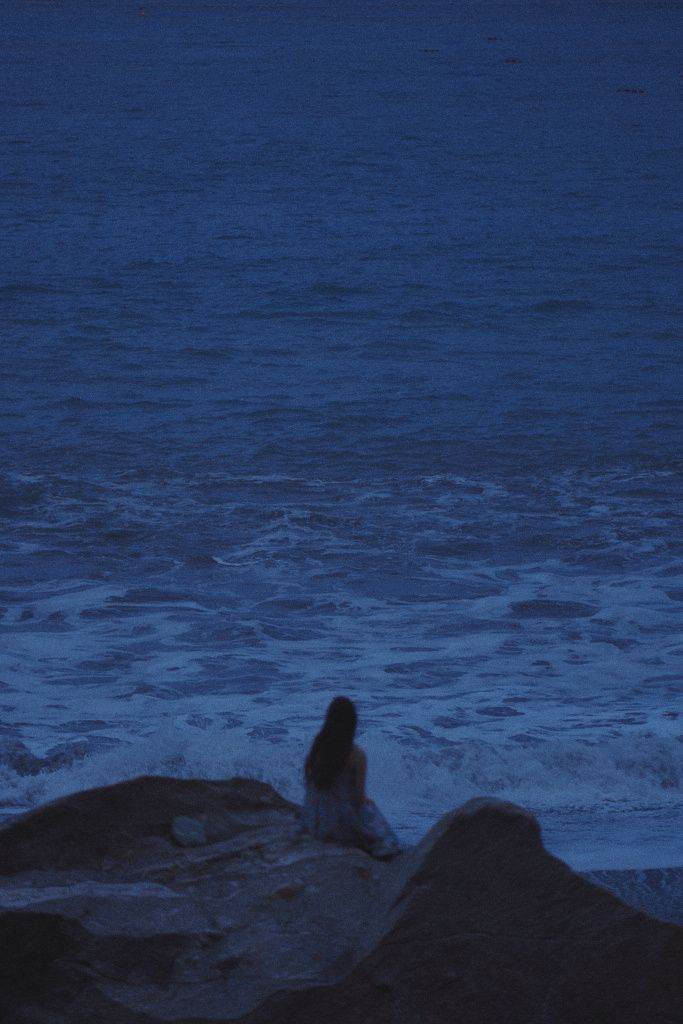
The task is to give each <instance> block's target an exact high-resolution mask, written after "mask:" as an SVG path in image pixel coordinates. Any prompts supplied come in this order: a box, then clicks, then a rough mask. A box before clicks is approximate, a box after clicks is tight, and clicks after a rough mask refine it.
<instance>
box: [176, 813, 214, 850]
mask: <svg viewBox="0 0 683 1024" xmlns="http://www.w3.org/2000/svg"><path fill="white" fill-rule="evenodd" d="M171 835H172V836H173V839H174V841H175V842H176V843H177V844H178V846H203V845H204V844H205V843H206V842H208V836H207V834H206V828H205V827H204V825H203V823H202V822H201V821H197V819H196V818H188V817H187V816H186V815H183V814H179V815H178V816H177V817H176V818H174V819H173V821H172V822H171Z"/></svg>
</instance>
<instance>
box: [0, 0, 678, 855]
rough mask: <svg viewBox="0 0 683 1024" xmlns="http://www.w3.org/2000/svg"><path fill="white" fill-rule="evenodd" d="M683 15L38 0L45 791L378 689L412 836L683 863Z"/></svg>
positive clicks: (25, 748)
mask: <svg viewBox="0 0 683 1024" xmlns="http://www.w3.org/2000/svg"><path fill="white" fill-rule="evenodd" d="M682 16H683V7H682V5H681V4H680V3H679V2H674V3H663V4H657V5H655V4H651V3H607V4H605V3H579V4H568V3H550V4H548V3H544V4H524V5H520V4H500V3H493V2H491V3H481V4H470V3H467V4H466V3H460V2H451V3H445V2H439V3H429V2H428V3H421V4H419V5H418V4H406V3H372V4H364V5H361V4H356V3H343V4H339V3H331V2H323V3H292V2H287V0H285V2H280V3H270V4H251V3H221V2H218V3H213V4H204V3H200V2H198V0H197V2H190V3H185V4H174V3H171V2H164V3H150V4H146V5H144V7H143V6H141V5H140V4H138V3H135V4H128V3H114V4H108V5H100V4H91V3H85V2H65V3H50V4H47V3H45V4H44V3H36V2H20V0H8V2H6V4H5V6H4V8H3V13H2V21H3V32H2V37H3V40H4V41H3V43H2V48H3V61H2V65H3V70H2V89H1V94H2V97H3V99H2V106H3V125H4V128H3V132H2V135H1V137H0V202H1V203H2V223H3V225H4V228H3V239H2V242H1V243H0V244H1V245H2V249H3V260H2V271H1V278H0V310H1V316H2V323H3V340H4V344H3V348H2V382H3V397H2V404H1V406H0V417H1V420H0V422H1V424H2V431H3V460H2V463H3V468H2V475H1V477H0V483H1V491H0V512H1V514H2V516H3V531H2V583H1V591H0V605H1V606H2V608H3V609H4V612H3V616H4V617H3V619H2V620H1V622H2V626H3V632H4V634H5V639H4V641H3V648H2V653H0V679H1V680H2V682H3V684H4V687H5V689H4V690H3V692H2V693H1V694H0V696H1V697H2V698H3V700H4V701H5V703H4V704H3V705H2V711H1V714H2V722H0V732H1V733H2V735H3V736H4V737H5V740H3V741H2V742H4V743H5V747H4V748H0V773H2V775H1V778H2V781H3V788H4V791H5V803H6V806H7V807H8V809H10V810H11V809H12V808H13V807H17V808H18V807H22V806H26V805H28V804H31V803H34V802H36V801H37V800H40V799H44V798H45V797H46V796H49V795H52V794H53V793H56V792H61V791H62V790H64V789H68V788H74V787H75V786H77V785H84V784H96V783H98V782H101V781H108V780H110V779H111V778H112V777H121V776H122V775H125V774H132V773H135V772H137V771H142V770H145V771H148V770H154V771H170V772H175V773H181V774H182V773H189V772H197V771H199V772H203V773H209V774H211V773H214V774H221V775H224V774H229V773H230V772H231V771H235V770H244V771H249V772H251V773H257V774H260V775H262V776H263V777H265V778H269V779H270V780H272V781H274V782H276V783H277V784H278V785H279V786H281V788H283V789H285V790H287V791H288V792H290V793H293V794H296V793H297V792H298V787H299V778H298V772H299V767H298V766H299V763H300V759H301V755H302V752H303V750H304V749H305V746H306V744H307V743H308V742H309V741H310V737H311V735H312V732H314V731H315V728H316V725H317V722H318V721H319V718H320V716H321V714H322V712H323V710H324V707H325V705H326V702H327V700H328V698H329V697H330V696H331V695H334V693H336V692H348V693H350V694H352V695H353V696H354V697H355V698H356V699H357V700H358V702H359V706H360V710H361V715H362V719H363V722H364V724H365V730H366V732H365V742H366V745H367V746H368V750H369V753H370V756H371V781H372V778H373V776H374V785H375V789H376V791H378V792H379V794H380V795H381V797H382V799H383V802H384V804H385V805H386V806H387V807H388V809H389V811H390V812H391V814H392V815H393V817H394V818H395V819H397V820H398V824H399V826H400V827H401V826H402V827H403V828H404V829H405V833H406V835H410V836H413V835H417V834H419V832H420V831H421V830H423V829H424V828H425V827H426V826H427V825H428V824H429V823H430V822H431V821H432V820H434V818H435V817H436V816H438V814H440V813H442V811H443V810H445V809H447V808H448V807H450V806H452V805H453V804H454V803H456V802H458V801H459V800H460V799H462V798H464V797H466V796H469V795H471V794H474V793H480V792H495V793H497V794H498V795H504V796H509V797H511V798H513V799H517V800H520V801H521V802H524V803H526V804H528V805H529V806H531V807H532V808H533V809H534V810H537V811H538V812H539V813H544V814H546V815H547V820H548V828H549V829H551V831H552V830H554V831H553V835H557V836H558V837H559V838H558V839H557V844H558V848H559V849H560V850H561V851H565V850H566V851H569V854H571V855H572V856H573V857H574V858H575V860H576V861H577V862H578V861H583V862H584V863H586V864H587V865H588V866H609V864H611V863H613V862H615V863H616V862H617V861H618V862H619V863H621V862H627V861H628V862H629V863H631V861H632V862H633V863H634V864H635V863H638V864H640V863H646V864H648V863H651V864H659V863H662V862H664V861H666V862H667V863H674V862H676V858H677V857H678V852H677V851H678V848H677V847H676V846H675V841H674V840H673V839H672V827H673V826H672V824H671V823H672V822H673V821H677V820H678V818H677V816H679V815H680V813H681V806H682V800H683V746H682V745H681V740H683V733H682V732H681V720H682V719H681V716H682V715H683V701H682V700H681V690H682V684H683V676H682V673H681V653H683V636H682V635H681V625H680V623H681V601H682V600H683V557H682V556H683V545H682V543H681V512H680V509H681V496H682V487H681V452H682V451H683V446H682V441H683V417H682V416H681V382H682V373H681V365H682V356H681V288H680V281H681V266H682V263H683V243H682V242H681V237H682V233H681V227H682V223H681V221H682V218H681V212H682V210H683V203H682V193H681V184H680V183H681V173H680V171H681V157H682V155H683V135H682V133H681V121H682V118H681V92H682V90H683V78H682V77H681V73H682V71H683V68H682V67H681V62H680V53H681V43H682V41H683V40H682V35H683V33H682V32H681V25H682ZM3 749H4V755H3V753H2V750H3ZM32 759H33V760H32ZM611 816H612V817H611ZM606 821H609V822H612V821H616V822H617V823H618V824H617V825H614V826H613V825H609V826H608V825H605V822H606ZM653 822H656V824H653ZM587 823H588V824H587ZM613 827H614V828H617V830H618V837H619V838H618V841H617V840H614V841H613V839H612V833H611V832H610V829H611V828H613ZM563 837H564V838H563ZM567 837H571V838H567ZM563 842H564V846H563V845H562V844H563ZM615 845H618V846H619V847H620V849H621V850H622V855H621V856H620V857H617V856H616V854H614V851H613V847H614V846H615ZM624 850H626V851H627V852H626V853H623V851H624ZM628 850H631V851H632V852H631V854H630V855H629V854H628ZM680 854H681V856H683V851H680ZM596 858H597V859H596Z"/></svg>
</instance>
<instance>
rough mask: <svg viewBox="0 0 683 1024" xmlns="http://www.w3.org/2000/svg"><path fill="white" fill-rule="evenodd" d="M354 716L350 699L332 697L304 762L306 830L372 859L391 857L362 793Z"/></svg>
mask: <svg viewBox="0 0 683 1024" xmlns="http://www.w3.org/2000/svg"><path fill="white" fill-rule="evenodd" d="M357 721H358V716H357V714H356V708H355V706H354V704H353V702H352V701H350V700H349V699H348V697H335V699H334V700H333V701H332V703H331V704H330V706H329V708H328V709H327V716H326V718H325V723H324V725H323V727H322V729H321V730H320V732H319V733H318V735H317V736H316V738H315V739H314V740H313V744H312V746H311V749H310V750H309V752H308V757H307V758H306V763H305V766H304V776H305V782H306V798H305V800H304V806H303V812H302V824H303V828H304V830H305V831H306V832H310V833H311V835H314V836H316V837H317V838H318V839H327V840H332V841H336V842H339V843H347V844H349V845H351V846H359V847H360V848H361V849H362V850H365V851H366V852H367V853H370V854H371V855H372V856H373V857H378V858H390V857H393V856H395V854H397V853H398V852H399V850H400V846H399V843H398V840H397V838H396V836H395V835H394V833H393V832H392V830H391V828H390V826H389V824H388V822H387V821H386V820H385V819H384V817H383V816H382V815H381V814H380V812H379V811H378V810H377V808H376V807H375V805H374V803H373V802H372V800H369V799H368V798H367V796H366V795H365V776H366V774H367V764H368V762H367V757H366V756H365V751H364V750H362V749H361V748H360V747H358V746H356V744H355V743H354V742H353V740H354V736H355V734H356V723H357Z"/></svg>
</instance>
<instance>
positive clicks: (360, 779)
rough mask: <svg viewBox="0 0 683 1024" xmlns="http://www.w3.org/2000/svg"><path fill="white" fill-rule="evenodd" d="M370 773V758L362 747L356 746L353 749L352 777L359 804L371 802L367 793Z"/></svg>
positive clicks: (360, 805)
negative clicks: (366, 782)
mask: <svg viewBox="0 0 683 1024" xmlns="http://www.w3.org/2000/svg"><path fill="white" fill-rule="evenodd" d="M367 774H368V759H367V757H366V754H365V751H364V750H363V749H362V747H354V748H353V750H352V751H351V777H352V779H353V786H354V789H355V795H356V799H357V801H358V806H359V807H362V806H363V804H365V803H369V801H368V798H367V797H366V795H365V779H366V777H367Z"/></svg>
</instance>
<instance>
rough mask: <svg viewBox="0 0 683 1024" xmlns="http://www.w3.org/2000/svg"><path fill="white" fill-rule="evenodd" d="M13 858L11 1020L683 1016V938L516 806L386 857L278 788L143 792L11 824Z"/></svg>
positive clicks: (95, 797) (465, 1021)
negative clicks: (309, 814)
mask: <svg viewBox="0 0 683 1024" xmlns="http://www.w3.org/2000/svg"><path fill="white" fill-rule="evenodd" d="M180 819H185V822H184V824H182V826H181V829H184V828H186V829H187V830H188V832H187V833H186V834H188V835H192V834H195V833H193V829H195V830H196V828H197V826H199V830H202V829H203V835H204V837H205V840H204V842H203V843H202V845H201V846H193V845H186V846H183V847H182V848H180V849H179V848H178V846H177V845H175V844H176V843H177V842H178V836H177V835H176V832H177V830H178V821H179V820H180ZM188 821H189V822H190V824H188ZM196 834H198V833H196ZM0 861H1V863H2V871H3V872H4V876H5V877H4V878H2V879H1V880H0V882H1V884H0V946H1V947H2V949H3V951H4V952H3V957H2V960H1V963H0V1019H2V1021H3V1024H72V1022H73V1024H86V1022H87V1024H93V1022H96V1024H153V1022H157V1021H175V1022H178V1024H180V1022H184V1024H208V1022H209V1021H212V1022H214V1024H215V1022H220V1021H225V1022H227V1021H240V1022H244V1024H247V1022H248V1024H295V1022H296V1024H314V1022H315V1024H319V1022H320V1021H325V1022H329V1024H341V1022H344V1024H390V1022H391V1024H456V1022H457V1024H489V1022H490V1024H499V1022H503V1021H505V1022H506V1024H611V1021H618V1022H619V1024H636V1022H637V1024H642V1022H644V1021H655V1020H656V1021H659V1022H660V1024H674V1022H676V1024H678V1022H679V1021H680V1020H683V977H682V972H681V970H680V965H681V963H683V929H681V928H679V927H677V926H676V925H673V924H665V923H663V922H661V921H658V920H656V919H654V918H652V917H649V916H647V915H646V914H644V913H641V912H638V911H636V910H634V909H633V908H632V907H630V906H628V905H627V904H626V903H624V902H623V901H622V900H620V899H619V898H618V897H616V896H614V895H612V894H610V893H608V892H606V891H604V890H603V889H602V888H599V887H598V886H596V885H595V884H593V883H592V882H591V881H589V880H587V879H585V878H582V877H580V876H578V875H576V874H575V873H574V872H572V871H571V870H570V869H569V868H568V867H567V866H566V865H565V864H563V863H562V862H561V861H559V860H557V859H556V858H554V857H552V856H550V855H549V854H548V853H547V852H546V851H545V850H544V848H543V845H542V842H541V835H540V830H539V827H538V824H537V823H536V821H535V820H534V819H533V818H531V817H530V816H528V815H527V814H525V813H524V812H523V811H521V810H520V809H519V808H516V807H514V806H512V805H509V804H503V803H500V802H498V801H492V800H478V801H471V802H470V803H469V804H466V805H465V806H464V807H462V808H460V809H459V810H456V811H454V812H452V813H451V814H449V815H446V817H445V818H443V819H442V821H441V822H439V823H438V824H437V825H436V826H435V827H434V828H433V829H432V831H431V832H430V833H429V835H428V836H426V837H425V839H424V840H423V841H422V842H421V843H420V844H419V845H418V846H417V847H415V848H413V849H412V850H409V851H406V852H405V853H404V854H402V855H401V856H400V857H398V858H397V859H396V860H395V861H394V862H392V863H390V864H383V863H378V862H376V861H374V860H372V859H371V858H369V857H368V856H367V855H366V854H364V853H363V852H361V851H360V850H356V849H348V848H343V847H341V846H336V845H331V844H324V843H319V842H316V841H315V840H312V839H309V838H307V837H305V836H302V835H301V834H300V833H299V830H298V820H297V809H296V807H295V806H294V805H292V804H290V803H288V802H287V801H286V800H283V799H282V798H281V797H280V796H278V794H277V793H275V791H274V790H272V789H270V787H268V786H264V785H263V784H261V783H257V782H254V781H251V780H240V779H232V780H229V781H227V782H202V781H198V780H173V779H149V778H143V779H137V780H134V781H133V782H128V783H122V784H120V785H117V786H111V787H107V788H105V789H100V790H93V791H90V792H89V793H80V794H76V795H74V796H73V797H68V798H66V799H65V800H61V801H58V802H57V803H55V804H51V805H48V806H46V807H44V808H42V809H40V810H38V811H35V812H33V813H32V814H29V815H25V816H24V817H23V818H21V819H18V820H17V821H15V822H13V823H10V824H9V825H8V826H6V827H5V828H4V829H2V830H0Z"/></svg>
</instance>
